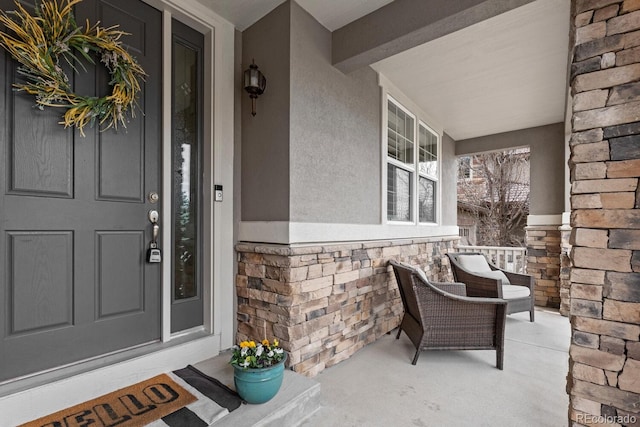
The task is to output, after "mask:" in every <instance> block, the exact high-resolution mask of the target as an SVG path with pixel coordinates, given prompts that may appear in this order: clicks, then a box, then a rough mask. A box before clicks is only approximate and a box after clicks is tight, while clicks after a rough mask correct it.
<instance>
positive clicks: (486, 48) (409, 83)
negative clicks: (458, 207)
mask: <svg viewBox="0 0 640 427" xmlns="http://www.w3.org/2000/svg"><path fill="white" fill-rule="evenodd" d="M198 1H200V2H201V3H203V4H205V5H206V6H208V7H210V8H211V9H213V10H214V11H215V12H216V13H218V14H220V15H221V16H222V17H224V18H225V19H227V20H229V21H230V22H232V23H233V24H234V25H235V26H236V27H237V28H238V29H239V30H241V31H242V30H244V29H246V28H248V27H249V26H251V25H252V24H253V23H255V22H256V21H257V20H259V19H260V18H261V17H262V16H264V15H266V14H267V13H268V12H270V11H271V10H272V9H273V8H275V7H277V6H278V5H280V4H281V3H283V1H284V0H198ZM296 1H297V2H298V4H300V5H301V6H302V7H303V8H304V9H305V10H307V11H308V12H309V13H310V14H312V15H313V16H314V17H315V18H316V19H317V20H318V21H319V22H320V23H321V24H323V25H324V26H325V27H326V28H327V29H329V30H331V31H334V30H336V29H338V28H340V27H342V26H344V25H346V24H348V23H350V22H352V21H354V20H356V19H358V18H360V17H362V16H364V15H366V14H368V13H371V12H373V11H375V10H377V9H378V8H380V7H382V6H384V5H386V4H388V3H390V2H391V1H392V0H296ZM569 7H570V0H536V1H533V2H531V3H528V4H526V5H524V6H521V7H518V8H516V9H513V10H511V11H509V12H506V13H503V14H501V15H498V16H496V17H493V18H491V19H488V20H486V21H482V22H480V23H478V24H475V25H472V26H470V27H467V28H465V29H463V30H460V31H457V32H454V33H452V34H449V35H446V36H444V37H441V38H439V39H436V40H433V41H431V42H429V43H426V44H424V45H422V46H418V47H415V48H413V49H410V50H407V51H405V52H402V53H400V54H397V55H395V56H392V57H389V58H387V59H384V60H382V61H380V62H378V63H376V64H373V65H372V67H373V68H374V69H376V70H377V71H379V72H381V73H382V74H384V75H385V76H386V77H387V78H388V79H389V80H390V81H391V82H392V83H393V84H394V85H395V86H396V87H397V88H398V89H400V90H401V91H402V92H403V93H404V94H405V95H407V96H408V97H409V98H411V99H412V100H413V101H414V102H415V103H416V104H417V105H418V106H419V107H420V108H422V110H424V111H425V113H427V114H428V115H429V116H430V117H431V118H432V119H433V120H434V121H436V122H437V123H438V124H439V125H440V126H442V128H444V129H445V132H447V133H448V134H449V135H450V136H451V137H452V138H453V139H455V140H463V139H468V138H474V137H479V136H484V135H492V134H496V133H501V132H508V131H512V130H518V129H526V128H530V127H535V126H542V125H547V124H551V123H558V122H562V121H563V120H564V109H565V101H566V84H567V82H566V79H567V60H568V49H569V22H570V17H569V14H570V8H569ZM398 25H401V23H398Z"/></svg>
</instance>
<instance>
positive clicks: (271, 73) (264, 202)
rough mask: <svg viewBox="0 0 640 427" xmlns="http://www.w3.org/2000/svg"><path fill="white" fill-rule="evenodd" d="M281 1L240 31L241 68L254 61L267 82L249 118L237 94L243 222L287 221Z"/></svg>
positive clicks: (285, 52) (285, 49) (286, 29)
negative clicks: (254, 112) (262, 16)
mask: <svg viewBox="0 0 640 427" xmlns="http://www.w3.org/2000/svg"><path fill="white" fill-rule="evenodd" d="M290 6H291V3H289V2H286V3H284V4H282V5H281V6H279V7H277V8H276V9H274V10H273V11H272V12H271V13H269V14H268V15H266V16H265V17H264V18H262V19H261V20H260V21H258V22H256V23H255V24H254V25H252V26H251V27H250V28H248V29H247V30H245V31H244V32H243V33H242V52H243V53H242V67H243V70H245V69H247V68H248V67H249V64H251V61H252V60H255V62H256V65H258V67H259V69H260V71H262V72H263V73H264V75H265V77H266V78H267V87H266V90H265V93H264V94H263V95H262V96H260V97H259V98H258V101H257V102H258V105H257V114H256V115H255V116H254V117H252V116H251V99H249V96H248V94H247V93H246V92H244V90H243V91H242V92H243V94H242V154H241V155H242V190H241V193H240V194H241V200H242V202H241V203H242V220H243V221H287V220H289V107H290V102H289V100H290V96H289V53H290V52H289V40H290V26H289V16H290Z"/></svg>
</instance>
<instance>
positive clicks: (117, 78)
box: [0, 0, 146, 136]
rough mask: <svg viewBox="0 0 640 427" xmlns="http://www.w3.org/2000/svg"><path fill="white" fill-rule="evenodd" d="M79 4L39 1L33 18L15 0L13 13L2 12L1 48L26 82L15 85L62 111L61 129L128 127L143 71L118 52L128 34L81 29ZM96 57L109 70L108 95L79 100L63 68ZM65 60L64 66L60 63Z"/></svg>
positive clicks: (75, 66) (76, 0) (72, 0)
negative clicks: (75, 8) (75, 11)
mask: <svg viewBox="0 0 640 427" xmlns="http://www.w3.org/2000/svg"><path fill="white" fill-rule="evenodd" d="M81 1H82V0H61V2H60V4H58V0H43V1H42V2H41V3H40V4H39V5H37V6H36V8H35V16H33V15H31V14H30V13H29V12H28V11H27V10H25V8H24V7H23V6H22V5H21V4H20V3H19V2H18V1H17V0H16V1H15V4H16V10H14V11H10V12H4V11H0V23H1V24H4V25H5V27H6V29H7V30H8V32H6V33H5V32H2V31H0V46H2V47H3V48H4V49H6V50H7V51H8V52H9V53H10V54H11V56H12V57H13V58H14V59H15V60H16V61H18V63H19V64H20V65H19V67H18V70H17V71H18V73H19V74H20V75H21V76H22V77H23V78H24V82H19V83H15V84H14V85H13V86H14V88H15V89H16V90H18V91H24V92H26V93H28V94H31V95H35V97H36V106H37V107H38V108H40V109H44V107H56V108H64V109H66V111H65V113H64V117H63V120H62V121H61V122H60V124H63V125H64V127H65V128H68V127H75V128H76V129H78V130H79V131H80V134H81V135H82V136H85V134H84V128H85V126H87V125H89V126H93V125H94V124H95V123H96V122H98V123H99V126H100V127H101V128H102V129H103V130H106V129H109V128H111V127H113V128H115V129H117V128H118V124H122V126H123V127H126V120H127V119H126V117H127V115H129V114H130V115H131V117H132V118H133V117H135V112H134V107H135V104H136V97H137V95H138V93H139V92H140V81H141V80H143V79H144V77H145V75H146V74H145V72H144V70H143V69H142V67H141V66H140V65H139V64H138V63H137V62H136V60H135V59H134V58H133V57H132V56H131V55H130V54H129V53H128V52H127V51H126V50H125V49H124V48H123V47H122V42H121V41H120V38H121V37H122V36H123V35H128V33H125V32H123V31H120V30H118V29H117V28H118V26H117V25H116V26H112V27H109V28H104V27H100V26H99V25H98V24H94V25H93V26H92V25H90V24H89V20H87V22H86V26H85V27H79V26H78V25H77V23H76V21H75V18H74V16H73V11H72V8H73V6H74V5H76V4H77V3H79V2H81ZM94 55H95V57H97V58H99V60H100V62H101V63H102V64H103V65H104V66H105V67H106V69H107V70H108V71H109V75H110V81H109V86H110V87H111V93H110V94H109V95H107V96H103V97H95V96H83V95H78V94H76V93H74V92H73V90H72V88H71V83H70V81H69V78H68V77H67V74H66V73H65V71H64V70H63V66H64V64H65V63H66V64H68V66H69V67H70V68H71V69H73V70H74V71H76V72H77V71H78V68H79V67H81V68H82V69H83V70H85V71H86V68H85V66H84V65H83V64H82V62H81V60H80V59H84V60H86V61H87V62H89V63H91V64H95V61H94V59H93V58H94ZM63 61H64V62H63Z"/></svg>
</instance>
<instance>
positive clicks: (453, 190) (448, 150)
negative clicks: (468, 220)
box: [440, 133, 458, 225]
mask: <svg viewBox="0 0 640 427" xmlns="http://www.w3.org/2000/svg"><path fill="white" fill-rule="evenodd" d="M441 153H442V177H441V184H440V192H441V196H442V197H441V200H442V202H441V203H442V221H441V224H442V225H457V224H458V218H457V215H458V210H457V206H458V194H457V193H458V189H457V186H458V165H457V163H456V142H455V141H454V140H453V138H451V137H450V136H449V135H447V134H446V133H445V134H444V136H443V137H442V151H441Z"/></svg>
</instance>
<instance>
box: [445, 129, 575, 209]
mask: <svg viewBox="0 0 640 427" xmlns="http://www.w3.org/2000/svg"><path fill="white" fill-rule="evenodd" d="M526 146H529V147H530V150H531V157H530V165H531V174H530V176H531V189H530V196H529V197H530V200H529V204H530V208H529V213H530V214H531V215H557V214H561V213H562V212H564V206H565V184H564V179H565V175H564V170H565V164H564V160H565V154H564V149H565V130H564V123H555V124H551V125H546V126H539V127H535V128H530V129H523V130H518V131H513V132H505V133H500V134H496V135H488V136H483V137H479V138H472V139H465V140H462V141H457V142H456V151H455V154H456V155H457V156H462V155H468V154H477V153H482V152H487V151H497V150H505V149H509V148H517V147H526Z"/></svg>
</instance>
